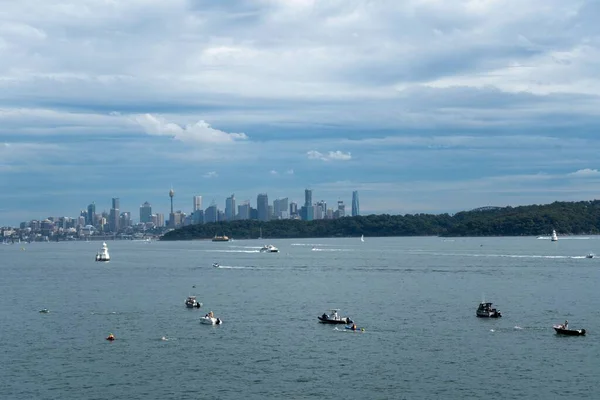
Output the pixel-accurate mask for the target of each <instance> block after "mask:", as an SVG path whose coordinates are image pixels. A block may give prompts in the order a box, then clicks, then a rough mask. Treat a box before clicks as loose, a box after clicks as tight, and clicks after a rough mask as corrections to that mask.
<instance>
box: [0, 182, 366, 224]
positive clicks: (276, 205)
mask: <svg viewBox="0 0 600 400" xmlns="http://www.w3.org/2000/svg"><path fill="white" fill-rule="evenodd" d="M308 193H310V195H308V197H307V194H308ZM354 193H357V191H353V192H352V193H351V195H350V196H349V198H353V196H354ZM261 196H266V199H265V201H266V203H264V204H265V206H266V209H265V213H266V214H264V215H261V217H262V218H263V219H261V218H260V217H258V216H257V219H259V220H262V221H268V220H270V219H272V218H270V217H267V215H271V214H272V215H273V216H275V217H277V216H278V217H279V218H284V219H285V218H290V217H292V215H291V214H292V213H291V212H290V206H297V214H296V216H297V217H300V216H301V207H302V206H306V205H307V202H306V201H307V200H308V199H312V190H311V189H305V190H304V197H303V199H304V200H303V201H302V202H299V201H294V200H291V201H290V200H289V196H286V197H277V198H272V199H270V200H269V196H268V194H267V193H259V194H257V195H256V199H255V201H254V202H252V201H251V199H244V200H239V202H238V203H236V199H235V195H234V194H232V195H230V196H227V197H225V198H224V199H223V202H222V204H221V203H219V202H218V201H217V200H216V199H213V200H212V201H211V203H210V205H208V206H206V207H205V208H202V204H203V196H202V195H198V194H196V195H193V196H191V198H190V199H188V200H189V201H188V203H189V204H187V207H186V206H183V207H177V205H178V204H179V203H178V202H177V200H176V199H177V198H178V195H177V192H176V191H175V190H174V188H173V187H171V188H170V189H169V190H168V191H166V194H165V196H164V197H167V199H168V200H167V202H166V204H167V206H165V207H161V208H157V207H156V206H154V205H153V203H152V202H150V201H147V200H146V201H144V202H143V203H140V204H139V205H138V206H137V207H133V208H119V207H121V200H122V198H120V197H112V198H111V199H110V200H108V199H107V203H108V204H109V207H110V208H108V209H103V208H101V207H98V206H97V204H101V203H100V202H97V201H92V202H90V204H89V205H87V206H86V207H80V208H79V210H78V211H73V212H71V213H66V214H56V213H51V214H48V215H45V216H33V217H31V216H30V217H28V218H25V219H23V220H20V221H18V222H14V223H12V224H11V223H3V222H2V221H0V226H6V227H18V226H19V225H20V224H22V223H23V222H28V221H34V220H35V221H43V220H45V219H47V218H63V217H66V218H72V219H77V218H78V217H80V215H81V214H82V213H85V225H95V223H92V221H94V220H97V219H99V218H101V217H102V215H104V214H105V215H106V224H107V226H109V229H110V230H111V231H112V230H114V229H115V227H116V230H118V229H119V226H120V222H121V219H120V217H121V216H122V214H124V213H125V214H127V215H126V218H127V219H128V220H131V221H132V222H135V223H145V222H152V217H153V216H154V217H156V214H160V218H162V220H164V226H166V227H173V226H170V225H169V224H170V223H171V216H173V218H175V219H176V218H178V213H182V214H183V215H185V216H187V217H191V218H192V220H191V221H190V222H191V223H192V224H194V223H199V221H198V220H197V219H196V220H194V219H193V218H198V214H196V215H194V212H195V211H200V212H201V213H202V214H201V215H202V218H204V215H205V212H206V211H207V210H208V209H209V208H211V207H214V210H213V211H211V212H214V215H213V214H210V215H209V218H217V213H220V214H222V217H221V218H222V219H218V220H219V221H225V220H231V219H229V218H228V217H227V207H228V202H229V201H230V199H231V198H233V206H235V212H234V218H233V219H237V215H238V211H239V208H238V206H244V205H245V204H248V205H249V207H250V209H254V210H256V211H258V204H259V199H260V198H261ZM347 197H348V196H347ZM179 200H180V201H181V200H182V199H179ZM350 201H352V200H350ZM163 202H164V201H163ZM340 202H341V203H344V204H346V205H348V207H350V206H351V204H350V203H349V202H348V200H341V198H339V199H338V200H336V201H335V204H336V207H333V205H334V201H331V203H330V204H331V207H329V208H333V209H334V210H335V209H336V208H337V204H338V203H340ZM322 203H324V204H327V202H325V201H323V200H320V201H314V202H313V203H312V204H311V205H313V206H317V205H320V204H322ZM127 204H129V202H128V203H127ZM269 210H270V211H271V214H269ZM282 211H283V214H281V212H282ZM323 211H325V210H323ZM347 215H350V214H347ZM143 216H145V218H146V219H145V220H143V219H144V217H143ZM342 216H344V215H342ZM301 217H302V219H304V218H306V215H304V216H301ZM309 218H310V219H313V218H314V215H310V216H309ZM321 218H326V216H325V214H323V215H322V216H321ZM241 219H250V215H249V210H248V215H247V217H246V218H244V217H242V218H241ZM205 222H212V221H210V220H209V221H205ZM182 224H183V221H177V225H178V226H179V225H182Z"/></svg>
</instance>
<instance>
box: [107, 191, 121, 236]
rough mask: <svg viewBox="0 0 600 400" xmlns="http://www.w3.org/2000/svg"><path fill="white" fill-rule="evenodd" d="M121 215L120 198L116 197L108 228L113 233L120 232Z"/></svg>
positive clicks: (113, 200) (113, 201)
mask: <svg viewBox="0 0 600 400" xmlns="http://www.w3.org/2000/svg"><path fill="white" fill-rule="evenodd" d="M120 216H121V214H120V212H119V198H118V197H114V198H113V199H112V208H111V209H110V214H109V217H108V227H109V229H110V231H111V232H118V231H119V218H120Z"/></svg>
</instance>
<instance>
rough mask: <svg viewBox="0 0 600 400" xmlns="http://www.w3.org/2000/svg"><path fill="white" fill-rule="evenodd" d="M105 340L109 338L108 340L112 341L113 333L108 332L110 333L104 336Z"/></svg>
mask: <svg viewBox="0 0 600 400" xmlns="http://www.w3.org/2000/svg"><path fill="white" fill-rule="evenodd" d="M106 340H110V341H113V340H115V335H113V334H112V333H110V334H109V335H108V336H107V337H106Z"/></svg>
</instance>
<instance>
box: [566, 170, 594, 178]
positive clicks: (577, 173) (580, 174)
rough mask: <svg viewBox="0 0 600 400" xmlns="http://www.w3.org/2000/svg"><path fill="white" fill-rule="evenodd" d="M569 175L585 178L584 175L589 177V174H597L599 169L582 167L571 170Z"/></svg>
mask: <svg viewBox="0 0 600 400" xmlns="http://www.w3.org/2000/svg"><path fill="white" fill-rule="evenodd" d="M569 175H571V176H576V177H582V178H586V177H590V176H599V175H600V171H598V170H597V169H590V168H584V169H580V170H577V171H575V172H572V173H570V174H569Z"/></svg>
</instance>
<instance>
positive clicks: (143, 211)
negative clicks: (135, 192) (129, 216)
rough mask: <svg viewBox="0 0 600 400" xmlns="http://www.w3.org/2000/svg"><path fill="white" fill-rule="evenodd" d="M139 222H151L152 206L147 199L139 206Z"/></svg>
mask: <svg viewBox="0 0 600 400" xmlns="http://www.w3.org/2000/svg"><path fill="white" fill-rule="evenodd" d="M140 222H141V223H143V224H145V223H148V222H152V206H151V205H150V203H148V202H147V201H146V202H145V203H144V204H142V205H141V206H140Z"/></svg>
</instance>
